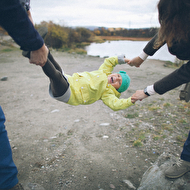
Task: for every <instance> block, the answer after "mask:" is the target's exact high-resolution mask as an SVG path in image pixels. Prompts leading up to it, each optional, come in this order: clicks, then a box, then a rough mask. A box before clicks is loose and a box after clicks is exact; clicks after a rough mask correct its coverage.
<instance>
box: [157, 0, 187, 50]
mask: <svg viewBox="0 0 190 190" xmlns="http://www.w3.org/2000/svg"><path fill="white" fill-rule="evenodd" d="M157 7H158V15H159V16H158V19H159V22H160V29H159V31H158V39H157V41H156V43H155V44H154V46H155V48H157V47H159V46H161V45H162V44H164V43H165V42H166V43H167V44H168V46H169V47H170V46H172V43H173V41H178V42H179V41H181V40H183V41H186V40H187V39H188V38H189V32H190V0H160V1H159V3H158V6H157Z"/></svg>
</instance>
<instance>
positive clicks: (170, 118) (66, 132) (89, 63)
mask: <svg viewBox="0 0 190 190" xmlns="http://www.w3.org/2000/svg"><path fill="white" fill-rule="evenodd" d="M52 54H53V55H54V57H55V59H56V60H57V61H58V62H59V63H60V65H61V66H62V68H63V69H64V71H65V72H66V73H67V74H72V73H73V72H82V71H92V70H96V69H98V68H99V66H100V65H101V64H102V63H103V59H102V58H99V57H91V56H86V55H76V54H67V53H64V52H56V51H52ZM126 56H127V55H126ZM119 70H126V71H127V73H128V74H129V75H130V77H131V85H130V87H129V89H128V90H127V91H126V92H124V93H123V94H122V98H125V97H126V98H127V97H129V96H131V95H132V94H133V93H134V92H135V91H136V90H138V89H143V88H144V87H145V86H146V85H150V84H152V83H154V82H155V81H156V80H158V79H161V78H162V77H163V76H165V75H167V74H168V73H170V72H172V71H173V70H174V69H173V68H168V67H164V62H162V61H159V60H146V61H145V63H144V64H143V65H142V66H141V67H140V68H134V67H129V66H128V65H121V66H117V67H116V68H115V70H114V71H116V72H117V71H119ZM3 77H7V79H8V80H5V81H3V80H2V81H0V88H1V91H0V102H1V106H2V108H3V110H4V113H5V115H6V119H7V120H6V128H7V131H8V135H9V138H10V143H11V146H12V151H13V159H14V161H15V163H16V165H17V167H18V171H19V175H18V178H19V180H20V182H21V183H23V184H26V183H37V184H39V185H40V186H41V187H43V188H44V189H45V190H63V189H71V190H96V189H97V190H98V189H103V190H109V189H116V190H126V189H129V186H128V185H127V183H126V180H129V181H130V182H131V183H132V184H133V185H134V187H136V188H137V187H138V186H139V184H140V181H141V178H142V175H143V173H144V172H145V171H146V170H147V169H148V167H149V166H151V164H152V163H154V161H155V160H156V159H157V158H158V156H159V155H160V154H162V153H163V152H171V153H173V154H174V155H175V156H176V157H178V156H179V155H180V153H181V151H182V146H183V143H184V141H185V140H186V138H187V134H188V130H189V125H188V123H189V118H190V104H189V103H185V102H183V101H180V100H179V91H180V89H181V87H179V88H177V89H174V90H172V91H170V92H168V93H166V94H165V95H162V96H159V95H154V96H152V97H150V98H147V99H145V100H143V101H139V102H137V103H136V104H135V105H134V106H132V107H130V108H128V109H126V110H122V111H117V112H114V111H112V110H111V109H110V108H108V107H107V106H105V105H104V104H103V103H102V102H101V101H97V102H96V103H94V104H92V105H87V106H70V105H67V104H64V103H61V102H58V101H55V100H53V99H52V98H50V96H49V94H48V85H49V81H48V79H47V77H46V76H45V75H44V74H43V72H42V70H41V68H40V67H39V66H35V65H31V64H29V63H28V60H27V59H25V58H24V57H22V55H21V51H20V50H18V49H15V48H7V47H5V46H3V45H1V46H0V78H1V79H2V78H3ZM4 79H5V78H4Z"/></svg>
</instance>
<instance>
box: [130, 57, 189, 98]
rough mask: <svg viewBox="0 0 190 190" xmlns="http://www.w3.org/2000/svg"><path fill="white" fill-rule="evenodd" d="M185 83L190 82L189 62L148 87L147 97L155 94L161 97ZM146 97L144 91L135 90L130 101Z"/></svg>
mask: <svg viewBox="0 0 190 190" xmlns="http://www.w3.org/2000/svg"><path fill="white" fill-rule="evenodd" d="M187 82H190V61H189V62H187V63H186V64H184V65H182V66H181V67H180V68H179V69H177V70H175V71H174V72H172V73H171V74H169V75H167V76H166V77H164V78H162V79H161V80H159V81H157V82H155V83H154V85H151V86H148V87H147V92H148V94H149V95H154V94H155V93H158V94H160V95H162V94H164V93H166V92H168V91H170V90H172V89H174V88H176V87H178V86H180V85H182V84H184V83H187ZM147 97H148V95H146V94H145V93H144V90H137V91H136V92H135V94H133V95H132V98H131V99H132V100H135V101H137V100H142V99H144V98H147Z"/></svg>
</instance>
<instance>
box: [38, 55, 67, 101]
mask: <svg viewBox="0 0 190 190" xmlns="http://www.w3.org/2000/svg"><path fill="white" fill-rule="evenodd" d="M51 57H52V56H51ZM52 58H53V57H52ZM55 63H56V64H55V65H54V64H53V63H52V62H51V61H50V60H49V56H48V59H47V62H46V64H45V65H44V66H43V67H42V69H43V71H44V73H45V74H46V75H47V76H48V77H49V79H50V86H51V90H52V94H53V96H54V97H60V96H62V95H64V94H65V92H66V91H67V89H68V87H69V84H68V82H67V79H66V78H65V77H64V76H63V74H62V69H61V67H60V66H59V64H58V63H57V62H55Z"/></svg>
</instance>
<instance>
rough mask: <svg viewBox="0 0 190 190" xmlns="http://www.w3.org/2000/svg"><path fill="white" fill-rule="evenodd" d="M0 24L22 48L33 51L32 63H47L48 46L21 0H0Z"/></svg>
mask: <svg viewBox="0 0 190 190" xmlns="http://www.w3.org/2000/svg"><path fill="white" fill-rule="evenodd" d="M0 25H1V26H2V27H3V28H4V29H5V30H6V31H7V32H8V34H9V35H10V36H11V37H12V38H13V39H14V41H15V42H16V43H17V44H18V45H19V46H20V48H21V49H22V50H25V51H31V58H30V62H31V63H35V64H39V65H41V64H45V62H46V60H47V54H48V50H47V47H46V46H45V45H44V41H43V39H42V37H41V36H40V35H39V34H38V32H37V31H36V29H35V28H34V26H33V24H32V22H31V21H30V20H29V18H28V16H27V13H26V11H25V10H24V8H23V7H22V5H21V4H20V2H19V0H1V1H0ZM33 51H34V52H33ZM44 53H45V54H44ZM34 55H35V56H36V57H34Z"/></svg>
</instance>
